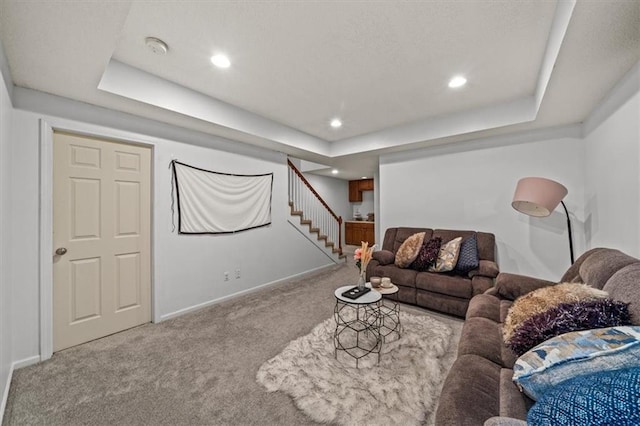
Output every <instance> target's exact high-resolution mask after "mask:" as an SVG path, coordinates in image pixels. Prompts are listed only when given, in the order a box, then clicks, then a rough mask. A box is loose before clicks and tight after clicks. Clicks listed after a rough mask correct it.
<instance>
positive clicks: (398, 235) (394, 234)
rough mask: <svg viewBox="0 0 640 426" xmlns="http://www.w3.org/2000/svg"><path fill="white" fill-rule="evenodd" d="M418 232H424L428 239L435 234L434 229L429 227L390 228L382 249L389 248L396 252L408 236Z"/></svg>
mask: <svg viewBox="0 0 640 426" xmlns="http://www.w3.org/2000/svg"><path fill="white" fill-rule="evenodd" d="M418 232H424V233H425V234H424V238H425V239H426V240H427V241H429V240H430V239H431V236H432V235H433V229H429V228H405V227H399V228H388V229H387V230H386V231H385V233H384V240H383V241H382V249H383V250H389V251H390V252H392V253H393V254H395V253H397V251H398V249H399V248H400V246H401V245H402V243H404V242H405V240H406V239H407V238H409V237H410V236H412V235H413V234H416V233H418Z"/></svg>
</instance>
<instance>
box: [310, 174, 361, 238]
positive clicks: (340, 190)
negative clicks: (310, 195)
mask: <svg viewBox="0 0 640 426" xmlns="http://www.w3.org/2000/svg"><path fill="white" fill-rule="evenodd" d="M303 174H304V177H305V178H306V179H307V180H308V181H309V183H310V184H311V186H313V188H314V189H315V190H316V191H317V192H318V194H320V196H321V197H322V199H324V201H325V202H326V203H327V204H328V205H329V207H331V209H332V210H333V211H334V213H335V214H337V215H338V216H342V221H343V222H344V221H345V220H351V218H352V216H353V215H352V213H351V206H350V203H349V182H348V181H346V180H344V179H336V178H332V177H329V176H320V175H314V174H312V173H303ZM342 245H343V246H344V223H343V225H342Z"/></svg>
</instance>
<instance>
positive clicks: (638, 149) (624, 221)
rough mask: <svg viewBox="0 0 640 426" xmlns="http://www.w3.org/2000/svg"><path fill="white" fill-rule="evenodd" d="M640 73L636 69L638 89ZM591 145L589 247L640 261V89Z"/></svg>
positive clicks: (593, 133) (589, 139) (591, 137)
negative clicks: (611, 249)
mask: <svg viewBox="0 0 640 426" xmlns="http://www.w3.org/2000/svg"><path fill="white" fill-rule="evenodd" d="M639 74H640V73H638V71H637V70H636V71H635V78H636V79H637V80H636V85H637V82H638V80H640V77H638V75H639ZM620 89H621V90H622V89H623V87H620ZM610 99H611V98H610ZM587 124H590V123H587ZM585 142H586V163H585V164H586V188H587V191H586V209H585V210H586V218H587V220H586V234H587V240H588V243H589V246H590V247H615V248H618V249H620V250H622V251H624V252H625V253H628V254H630V255H632V256H640V93H639V92H638V91H637V88H636V92H635V95H633V96H631V97H630V98H629V99H627V100H626V101H624V102H623V103H622V104H621V105H619V106H618V108H617V109H615V110H614V111H613V112H612V114H611V115H609V116H608V117H607V118H606V119H604V120H603V121H602V122H600V123H599V124H598V125H597V127H595V128H594V129H592V130H590V131H589V132H588V134H587V135H586V136H585Z"/></svg>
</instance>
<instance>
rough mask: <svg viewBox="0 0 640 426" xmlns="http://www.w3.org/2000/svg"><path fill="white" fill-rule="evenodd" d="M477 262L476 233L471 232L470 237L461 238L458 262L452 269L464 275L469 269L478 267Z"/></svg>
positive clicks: (478, 259) (478, 260)
mask: <svg viewBox="0 0 640 426" xmlns="http://www.w3.org/2000/svg"><path fill="white" fill-rule="evenodd" d="M479 262H480V258H479V257H478V240H477V239H476V234H472V235H471V236H470V237H467V238H466V239H464V240H462V243H461V244H460V253H459V255H458V262H457V263H456V266H455V267H454V268H453V270H454V271H456V272H457V273H459V274H463V275H466V274H468V273H469V272H470V271H472V270H474V269H476V268H478V266H479Z"/></svg>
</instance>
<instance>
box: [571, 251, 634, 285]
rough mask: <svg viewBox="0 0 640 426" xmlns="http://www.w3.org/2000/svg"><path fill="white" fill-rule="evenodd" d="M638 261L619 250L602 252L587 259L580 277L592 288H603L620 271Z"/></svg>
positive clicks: (582, 266)
mask: <svg viewBox="0 0 640 426" xmlns="http://www.w3.org/2000/svg"><path fill="white" fill-rule="evenodd" d="M637 262H638V259H636V258H633V257H631V256H629V255H626V254H624V253H622V252H621V251H619V250H602V251H599V252H598V253H597V255H595V256H594V255H591V256H589V257H587V258H586V259H585V260H584V262H583V263H582V265H580V276H581V277H582V279H583V280H584V281H583V282H585V283H587V284H589V285H590V286H591V287H595V288H603V287H604V285H605V284H606V283H607V281H608V280H609V278H611V277H612V276H613V274H615V273H616V272H618V271H619V270H620V269H622V268H624V267H625V266H627V265H630V264H632V263H637Z"/></svg>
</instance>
